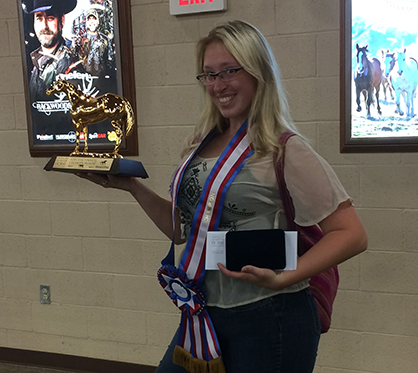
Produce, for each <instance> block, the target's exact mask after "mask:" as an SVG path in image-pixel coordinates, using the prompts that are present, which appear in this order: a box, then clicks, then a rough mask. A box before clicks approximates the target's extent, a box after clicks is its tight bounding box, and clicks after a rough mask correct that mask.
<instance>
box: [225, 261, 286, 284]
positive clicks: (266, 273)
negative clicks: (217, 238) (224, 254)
mask: <svg viewBox="0 0 418 373" xmlns="http://www.w3.org/2000/svg"><path fill="white" fill-rule="evenodd" d="M218 267H219V269H220V270H221V272H222V273H224V274H225V275H227V276H229V277H233V278H239V279H241V280H244V281H247V282H250V283H252V284H255V285H258V286H262V287H265V288H269V289H275V290H279V289H282V288H284V287H285V284H284V283H283V282H284V281H283V280H284V277H286V276H285V275H284V272H274V271H273V270H271V269H267V268H258V267H254V266H251V265H247V266H245V267H242V269H241V271H240V272H236V271H230V270H229V269H227V268H226V267H225V266H224V265H222V264H221V263H218Z"/></svg>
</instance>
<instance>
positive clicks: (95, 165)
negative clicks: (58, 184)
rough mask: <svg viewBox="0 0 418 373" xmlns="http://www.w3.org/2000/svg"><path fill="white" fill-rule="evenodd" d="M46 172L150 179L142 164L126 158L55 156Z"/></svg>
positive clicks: (47, 166)
mask: <svg viewBox="0 0 418 373" xmlns="http://www.w3.org/2000/svg"><path fill="white" fill-rule="evenodd" d="M44 170H46V171H59V172H69V173H74V174H75V173H79V172H91V173H100V174H110V175H119V176H129V177H141V178H143V179H146V178H148V174H147V171H145V168H144V166H143V165H142V163H141V162H138V161H133V160H131V159H125V158H97V157H82V156H68V157H64V156H57V155H54V156H53V157H52V158H51V159H50V160H49V162H48V163H47V164H46V165H45V167H44Z"/></svg>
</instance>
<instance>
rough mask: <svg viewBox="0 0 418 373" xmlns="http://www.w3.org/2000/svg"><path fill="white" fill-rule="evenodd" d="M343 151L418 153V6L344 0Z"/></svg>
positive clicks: (398, 0)
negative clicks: (416, 105)
mask: <svg viewBox="0 0 418 373" xmlns="http://www.w3.org/2000/svg"><path fill="white" fill-rule="evenodd" d="M342 12H343V14H344V15H343V18H344V22H343V26H342V41H343V46H342V49H343V51H342V61H341V65H342V67H343V71H342V77H341V78H342V80H341V81H342V86H343V89H342V90H341V91H342V97H341V103H342V110H341V122H342V134H341V135H342V136H341V140H342V141H341V151H342V152H392V151H418V146H417V145H418V116H417V113H416V111H417V110H418V109H416V108H415V103H416V94H417V87H418V22H417V21H416V14H418V2H417V1H415V0H367V1H364V0H349V1H344V0H342Z"/></svg>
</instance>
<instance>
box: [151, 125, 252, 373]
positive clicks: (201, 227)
mask: <svg viewBox="0 0 418 373" xmlns="http://www.w3.org/2000/svg"><path fill="white" fill-rule="evenodd" d="M213 134H214V130H213V131H212V132H211V133H209V134H208V136H206V138H205V139H204V140H203V141H202V143H201V144H200V146H199V147H198V148H197V149H196V150H195V151H194V152H193V153H192V154H191V155H190V156H189V157H188V158H187V159H186V160H185V161H184V162H183V163H182V164H181V165H180V167H179V168H178V170H177V171H176V174H175V175H174V178H173V181H172V186H171V191H172V212H173V230H174V229H175V228H174V227H175V211H176V206H177V198H178V194H179V188H180V185H181V181H182V178H183V175H184V172H185V170H186V168H187V166H188V164H189V163H190V161H191V160H192V159H193V157H194V155H195V154H196V153H197V152H198V150H199V149H200V148H201V147H202V146H204V144H205V143H206V142H207V141H208V139H210V138H211V137H212V136H213ZM253 154H254V151H253V149H252V146H251V144H250V143H249V140H248V137H247V121H245V122H244V124H243V125H242V126H241V128H240V129H239V130H238V132H237V133H236V134H235V136H234V137H233V138H232V140H231V141H230V143H229V144H228V145H227V147H226V148H225V150H224V152H223V153H222V154H221V156H220V157H219V158H218V160H217V162H216V164H215V166H214V167H213V169H212V171H211V172H210V174H209V176H208V177H207V179H206V182H205V185H204V187H203V190H202V194H201V196H200V199H199V203H198V206H197V209H196V212H195V215H194V217H193V221H192V225H191V229H190V234H189V237H188V240H187V244H186V248H185V250H184V254H183V256H182V258H181V261H180V265H179V268H176V267H175V266H174V233H173V241H172V243H171V247H170V251H169V253H168V254H167V256H166V257H165V258H164V259H163V261H162V262H161V264H162V267H161V268H160V270H159V271H158V280H159V282H160V285H161V286H162V287H163V289H164V291H165V292H166V293H167V295H168V296H169V297H170V298H171V300H172V301H173V303H174V304H175V305H176V306H177V307H178V308H179V309H180V310H181V311H182V314H181V322H180V327H179V334H178V340H177V345H176V347H175V350H174V355H173V361H174V363H175V364H178V365H181V366H183V367H184V368H185V369H186V370H187V371H188V372H190V373H207V372H208V373H224V372H225V367H224V365H223V362H222V358H221V349H220V346H219V342H218V339H217V337H216V332H215V328H214V326H213V324H212V321H211V319H210V316H209V313H208V311H207V309H206V299H205V296H204V293H203V291H202V283H203V280H204V277H205V254H206V235H207V232H208V231H216V230H217V229H218V226H219V221H220V218H221V214H222V207H223V202H224V200H225V195H226V192H227V190H228V188H229V186H230V185H231V184H232V181H233V180H234V179H235V177H236V176H237V175H238V173H239V172H240V171H241V169H242V167H244V164H245V161H246V160H247V159H248V158H249V157H251V156H252V155H253Z"/></svg>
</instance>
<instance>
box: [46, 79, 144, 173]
mask: <svg viewBox="0 0 418 373" xmlns="http://www.w3.org/2000/svg"><path fill="white" fill-rule="evenodd" d="M60 92H64V93H65V94H66V95H67V97H68V100H69V102H70V104H71V109H70V114H71V119H72V122H73V125H74V127H75V133H76V146H75V148H74V150H73V152H72V153H71V154H70V155H69V156H68V157H58V156H55V157H52V158H51V160H50V161H49V162H48V164H47V165H46V166H45V169H46V170H47V171H50V170H54V171H67V172H101V173H103V172H105V173H112V174H122V175H126V176H139V177H143V178H146V177H148V175H147V173H146V171H145V169H144V168H143V166H142V164H141V162H137V161H132V160H126V159H124V158H123V157H122V156H121V155H120V154H119V149H120V145H121V143H122V140H123V137H124V133H123V127H124V124H126V133H125V136H129V134H130V133H131V132H132V129H133V128H134V125H135V116H134V111H133V109H132V106H131V104H130V103H129V101H128V100H127V99H126V98H124V97H121V96H118V95H115V94H113V93H106V94H104V95H102V96H99V97H97V98H95V97H91V96H89V95H87V94H84V93H83V92H82V91H81V90H80V89H78V88H77V87H76V86H75V85H74V84H72V83H70V82H68V81H64V80H62V79H59V80H57V81H56V82H54V83H53V84H52V85H51V86H50V87H49V88H48V89H47V91H46V93H47V95H48V96H51V95H53V94H56V93H60ZM106 119H109V121H110V123H111V124H112V126H113V128H114V130H115V133H116V143H115V147H114V149H113V151H112V152H111V153H89V151H88V142H87V139H88V126H89V125H90V124H93V123H99V122H102V121H104V120H106ZM81 133H83V134H84V148H83V150H82V151H80V135H81ZM103 158H105V159H103Z"/></svg>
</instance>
